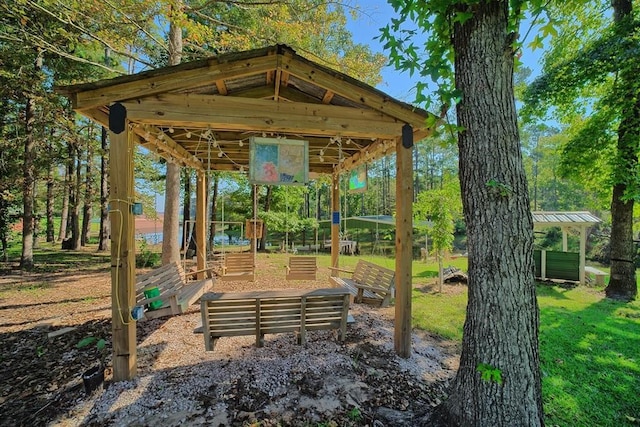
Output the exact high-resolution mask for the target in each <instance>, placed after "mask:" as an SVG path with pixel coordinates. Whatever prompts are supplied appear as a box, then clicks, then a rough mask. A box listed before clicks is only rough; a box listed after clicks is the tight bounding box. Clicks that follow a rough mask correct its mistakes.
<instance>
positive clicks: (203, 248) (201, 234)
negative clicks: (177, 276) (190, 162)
mask: <svg viewBox="0 0 640 427" xmlns="http://www.w3.org/2000/svg"><path fill="white" fill-rule="evenodd" d="M206 224H207V180H206V177H205V174H204V172H203V171H197V172H196V270H197V271H199V273H198V274H197V279H198V280H202V279H204V269H205V267H206V266H205V262H206V254H207V243H206V235H207V226H206Z"/></svg>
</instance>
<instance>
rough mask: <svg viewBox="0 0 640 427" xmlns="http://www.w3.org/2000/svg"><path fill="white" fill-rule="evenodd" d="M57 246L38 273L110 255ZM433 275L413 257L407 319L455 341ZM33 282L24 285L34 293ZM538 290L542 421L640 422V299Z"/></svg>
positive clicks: (453, 302)
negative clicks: (630, 300) (29, 284)
mask: <svg viewBox="0 0 640 427" xmlns="http://www.w3.org/2000/svg"><path fill="white" fill-rule="evenodd" d="M58 248H59V245H57V244H56V245H52V244H43V245H42V247H41V249H38V250H36V251H35V261H36V265H37V267H36V269H37V270H38V271H42V272H44V271H56V272H58V271H64V269H65V268H69V269H73V268H74V266H78V265H80V264H82V265H85V266H86V265H87V263H89V264H91V265H92V268H96V269H101V268H105V269H108V265H109V264H108V263H109V254H108V253H106V254H97V253H95V250H92V249H88V250H86V249H85V250H83V251H60V250H59V249H58ZM13 249H14V248H12V251H11V254H12V255H14V256H17V257H19V252H18V251H15V250H13ZM310 255H312V254H310ZM264 256H269V257H270V258H271V260H270V262H272V263H275V264H278V265H284V264H285V263H286V258H287V257H288V255H286V254H269V255H264ZM359 259H366V260H368V261H371V262H374V263H376V264H378V265H380V266H382V267H385V268H389V269H394V268H395V260H394V259H393V258H391V257H382V256H359V257H358V256H341V257H340V266H341V267H342V268H346V269H353V268H354V267H355V265H356V263H357V262H358V260H359ZM330 261H331V257H330V256H329V255H327V254H320V255H318V264H319V266H321V267H328V266H329V264H330ZM466 262H467V260H466V259H465V258H456V259H450V260H447V261H446V262H445V263H444V265H445V266H450V265H451V266H456V267H458V268H461V269H462V270H466ZM437 275H438V267H437V265H436V264H435V262H433V261H432V262H429V263H424V262H419V261H414V263H413V285H414V290H413V295H412V304H413V309H412V316H413V325H414V327H416V328H419V329H423V330H426V331H429V332H431V333H434V334H437V335H439V336H441V337H443V338H445V339H450V340H454V341H457V342H461V341H462V327H463V323H464V317H465V310H466V304H467V292H466V286H463V285H445V287H444V292H442V293H440V292H437V286H434V283H435V282H436V277H437ZM36 288H37V287H36ZM36 288H34V289H29V291H33V292H37V291H38V289H36ZM537 290H538V302H539V305H540V322H541V325H540V361H541V371H542V387H543V398H544V410H545V415H546V419H545V422H546V424H547V425H549V426H556V425H557V426H634V425H635V426H637V425H640V360H639V357H640V302H639V301H636V302H632V303H621V302H615V301H609V300H607V299H606V298H604V293H603V292H602V289H595V288H592V287H584V286H579V287H576V288H573V289H564V288H562V287H559V286H549V285H538V287H537Z"/></svg>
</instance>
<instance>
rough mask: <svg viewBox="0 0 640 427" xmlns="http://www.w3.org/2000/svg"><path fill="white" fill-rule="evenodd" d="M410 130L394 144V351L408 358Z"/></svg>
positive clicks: (410, 195)
mask: <svg viewBox="0 0 640 427" xmlns="http://www.w3.org/2000/svg"><path fill="white" fill-rule="evenodd" d="M412 152H413V130H412V128H411V126H409V125H404V126H403V128H402V138H398V140H397V141H396V301H395V326H394V348H395V351H396V354H397V355H398V356H400V357H403V358H409V357H411V289H412V287H411V278H412V269H411V264H412V260H413V163H412Z"/></svg>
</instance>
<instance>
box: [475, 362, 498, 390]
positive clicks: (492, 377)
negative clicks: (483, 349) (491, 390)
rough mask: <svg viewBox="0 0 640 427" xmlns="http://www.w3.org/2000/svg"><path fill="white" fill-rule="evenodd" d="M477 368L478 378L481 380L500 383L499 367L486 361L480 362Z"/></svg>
mask: <svg viewBox="0 0 640 427" xmlns="http://www.w3.org/2000/svg"><path fill="white" fill-rule="evenodd" d="M477 370H478V372H480V378H482V381H486V382H493V383H496V384H498V385H502V371H501V370H500V369H498V368H496V367H494V366H491V365H489V364H487V363H480V364H479V365H478V367H477Z"/></svg>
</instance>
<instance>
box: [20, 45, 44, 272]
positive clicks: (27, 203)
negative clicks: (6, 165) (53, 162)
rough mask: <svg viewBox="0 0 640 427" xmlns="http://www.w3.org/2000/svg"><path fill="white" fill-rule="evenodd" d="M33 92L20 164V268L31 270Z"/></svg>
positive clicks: (39, 67)
mask: <svg viewBox="0 0 640 427" xmlns="http://www.w3.org/2000/svg"><path fill="white" fill-rule="evenodd" d="M40 70H42V52H38V55H37V57H36V61H35V71H36V73H39V72H40ZM35 104H36V101H35V94H29V95H28V96H27V102H26V107H25V139H24V159H23V166H22V174H23V182H22V209H23V211H22V256H21V257H20V268H21V269H23V270H31V269H32V268H33V203H34V194H33V184H34V182H35V155H36V154H35V147H36V138H35V134H34V126H33V125H34V122H35V120H36V118H35V108H36V106H35Z"/></svg>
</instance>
